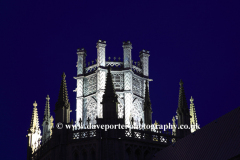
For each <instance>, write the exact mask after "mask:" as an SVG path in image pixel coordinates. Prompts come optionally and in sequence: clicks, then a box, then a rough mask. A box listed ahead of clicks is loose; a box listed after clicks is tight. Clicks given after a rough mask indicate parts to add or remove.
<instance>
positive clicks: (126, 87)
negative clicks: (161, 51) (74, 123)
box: [76, 40, 149, 124]
mask: <svg viewBox="0 0 240 160" xmlns="http://www.w3.org/2000/svg"><path fill="white" fill-rule="evenodd" d="M96 47H97V59H96V64H94V63H93V62H94V61H92V63H91V61H90V63H89V65H88V67H86V66H85V65H82V67H83V69H82V70H83V71H84V74H83V75H81V76H78V77H77V78H76V79H77V88H76V92H77V108H76V111H77V116H76V117H77V119H78V121H79V119H80V118H81V119H82V120H83V121H84V123H86V120H87V118H88V116H93V115H97V116H98V117H99V118H103V108H102V104H101V102H102V96H103V93H104V90H105V83H106V72H107V69H106V68H107V67H108V66H111V68H112V70H111V74H112V80H113V84H114V89H115V91H116V94H117V95H118V96H119V97H118V102H119V104H118V118H123V117H125V122H126V123H127V124H130V120H131V118H132V116H133V117H134V118H135V119H136V123H137V124H139V123H140V119H141V118H142V120H143V121H144V114H142V112H143V111H141V109H140V108H141V107H142V105H143V103H144V97H145V95H144V94H145V93H144V92H145V85H144V84H145V81H146V80H148V79H147V78H146V76H148V65H149V62H148V57H149V51H146V50H144V51H142V52H140V61H138V62H137V61H134V64H133V61H132V44H131V42H130V41H127V42H124V43H123V46H122V47H123V58H122V61H121V58H116V57H112V59H111V58H110V57H109V58H108V60H107V61H106V59H105V58H106V53H105V52H106V51H105V50H106V41H102V40H99V41H98V42H97V46H96ZM85 52H86V51H85V50H84V52H83V51H81V54H80V51H79V52H78V56H80V55H81V56H80V57H78V65H79V64H82V63H83V64H85V59H86V57H84V56H83V55H85ZM78 69H79V70H81V66H79V67H78ZM79 73H80V72H79V71H78V74H79ZM90 96H91V97H92V96H94V97H96V99H95V101H96V108H97V109H96V110H95V107H92V105H89V104H90V103H91V102H90V99H91V98H90ZM135 96H136V97H138V100H136V101H135ZM89 98H90V99H89ZM133 100H134V101H133ZM137 102H138V103H137ZM133 103H134V104H133ZM88 107H91V109H90V108H88ZM136 107H137V109H135V108H136Z"/></svg>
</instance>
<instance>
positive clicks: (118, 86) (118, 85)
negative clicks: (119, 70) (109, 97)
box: [112, 74, 123, 90]
mask: <svg viewBox="0 0 240 160" xmlns="http://www.w3.org/2000/svg"><path fill="white" fill-rule="evenodd" d="M112 78H113V84H114V88H115V90H123V74H112Z"/></svg>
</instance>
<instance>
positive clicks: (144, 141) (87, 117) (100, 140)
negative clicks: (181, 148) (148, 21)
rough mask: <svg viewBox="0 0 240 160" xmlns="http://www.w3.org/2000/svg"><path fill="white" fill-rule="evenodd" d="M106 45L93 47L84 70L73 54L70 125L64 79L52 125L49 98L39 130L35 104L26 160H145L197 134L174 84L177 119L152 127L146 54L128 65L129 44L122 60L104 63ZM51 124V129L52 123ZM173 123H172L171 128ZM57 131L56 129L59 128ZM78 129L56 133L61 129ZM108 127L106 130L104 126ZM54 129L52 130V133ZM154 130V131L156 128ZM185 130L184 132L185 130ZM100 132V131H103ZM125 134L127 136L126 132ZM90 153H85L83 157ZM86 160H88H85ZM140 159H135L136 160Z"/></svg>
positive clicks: (80, 52) (83, 56) (192, 113)
mask: <svg viewBox="0 0 240 160" xmlns="http://www.w3.org/2000/svg"><path fill="white" fill-rule="evenodd" d="M105 47H106V41H102V40H99V41H98V42H97V60H96V63H94V61H92V64H90V63H88V66H87V65H86V56H87V55H86V50H85V49H84V48H82V49H78V50H77V55H78V60H77V76H76V77H75V79H76V80H77V87H76V89H75V90H74V91H75V92H76V99H77V102H76V104H77V105H76V121H75V123H74V122H73V120H72V121H71V122H70V112H72V110H71V109H70V103H69V99H68V91H67V83H66V79H65V78H66V75H65V73H63V74H62V81H61V86H60V91H59V96H58V101H57V102H56V105H55V110H54V112H55V120H54V119H53V117H52V116H51V114H50V102H49V101H50V97H49V96H47V97H46V106H45V111H44V120H43V124H42V126H43V129H42V131H43V132H42V133H43V134H42V135H41V129H40V126H39V120H38V111H37V103H36V102H34V104H33V106H34V107H33V114H32V119H31V124H30V128H29V130H28V135H27V137H28V153H27V155H28V158H27V159H28V160H35V159H79V157H80V158H81V159H96V157H98V158H100V159H116V157H117V158H118V159H119V160H120V159H135V158H137V159H151V157H152V156H153V154H155V153H156V152H157V151H159V150H162V149H163V148H165V147H166V146H168V145H170V144H172V143H174V142H176V141H177V140H178V139H180V138H182V137H185V136H186V135H188V134H190V133H191V132H194V131H196V130H197V129H199V128H198V127H195V128H194V127H193V128H192V127H191V128H189V127H188V126H199V125H198V123H197V116H196V111H195V106H194V104H193V98H192V97H191V99H190V102H191V104H190V111H189V107H188V105H187V100H186V96H185V92H184V88H183V82H182V80H180V83H179V85H180V89H179V99H178V107H177V112H176V113H177V115H176V116H173V119H172V124H171V126H180V127H181V126H183V128H180V129H179V128H177V127H172V128H170V129H172V133H171V131H169V130H168V129H169V128H166V126H165V125H164V126H163V127H164V128H161V125H159V124H158V123H157V122H156V121H155V123H154V124H153V123H152V113H153V112H152V106H151V101H150V95H149V81H151V79H149V56H150V54H149V53H150V52H149V51H147V50H142V51H140V54H139V56H140V61H138V62H134V61H132V56H131V54H132V52H131V49H132V44H131V42H130V41H127V42H123V58H122V61H121V58H118V59H116V58H115V57H114V58H113V59H112V60H111V58H108V60H107V61H106V55H105ZM53 121H54V123H55V124H54V123H53ZM176 121H177V122H176ZM60 123H61V124H62V125H59V124H60ZM89 124H92V125H98V126H106V127H109V128H110V129H107V130H106V131H105V130H103V129H101V128H97V127H96V129H94V128H92V129H89V128H87V125H89ZM117 124H120V125H126V126H131V125H133V126H142V125H146V126H152V125H154V126H157V129H156V128H155V129H151V127H150V128H139V127H137V128H135V127H133V128H131V127H130V128H128V127H126V128H124V129H122V128H120V129H119V128H117V129H111V127H112V126H111V125H114V126H115V125H117ZM66 125H67V126H72V125H76V126H84V127H83V128H80V129H69V128H66V127H65V128H64V127H63V128H59V127H61V126H66ZM109 125H110V126H109ZM54 126H55V127H54ZM158 126H159V127H158ZM186 126H187V128H185V127H186ZM105 129H106V128H105ZM129 129H130V130H129ZM90 151H91V153H89V152H90ZM89 156H90V157H91V158H89ZM140 157H141V158H140Z"/></svg>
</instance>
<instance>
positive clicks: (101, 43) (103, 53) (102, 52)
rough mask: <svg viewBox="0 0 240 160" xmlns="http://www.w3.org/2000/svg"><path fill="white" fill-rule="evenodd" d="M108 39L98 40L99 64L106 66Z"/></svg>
mask: <svg viewBox="0 0 240 160" xmlns="http://www.w3.org/2000/svg"><path fill="white" fill-rule="evenodd" d="M105 47H106V41H102V40H98V42H97V46H96V48H97V66H98V67H100V66H101V67H105V56H106V48H105Z"/></svg>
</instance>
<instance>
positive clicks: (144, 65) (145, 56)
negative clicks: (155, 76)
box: [139, 49, 150, 77]
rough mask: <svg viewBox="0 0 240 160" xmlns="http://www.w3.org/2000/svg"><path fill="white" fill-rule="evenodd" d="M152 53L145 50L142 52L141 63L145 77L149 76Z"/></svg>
mask: <svg viewBox="0 0 240 160" xmlns="http://www.w3.org/2000/svg"><path fill="white" fill-rule="evenodd" d="M149 53H150V52H149V51H147V50H145V49H143V50H142V51H140V55H139V57H140V61H141V64H142V71H143V75H144V76H146V77H148V76H149V56H150V54H149Z"/></svg>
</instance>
